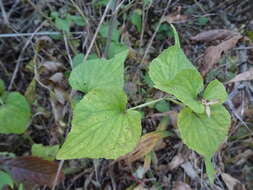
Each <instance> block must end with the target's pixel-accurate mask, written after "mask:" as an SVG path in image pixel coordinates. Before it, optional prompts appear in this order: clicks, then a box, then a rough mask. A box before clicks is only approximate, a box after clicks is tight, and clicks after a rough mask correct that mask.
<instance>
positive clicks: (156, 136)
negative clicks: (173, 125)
mask: <svg viewBox="0 0 253 190" xmlns="http://www.w3.org/2000/svg"><path fill="white" fill-rule="evenodd" d="M168 135H169V134H168V133H167V131H154V132H151V133H147V134H145V135H143V136H142V137H141V140H140V142H139V144H138V145H137V146H136V147H135V149H134V150H133V151H132V152H131V153H128V154H127V155H126V156H124V158H123V159H125V160H126V161H127V162H128V163H132V162H134V161H136V160H138V159H141V158H143V157H144V156H145V155H146V154H148V153H149V152H151V151H152V150H154V148H155V146H156V145H157V143H159V141H161V140H162V139H163V138H164V137H167V136H168Z"/></svg>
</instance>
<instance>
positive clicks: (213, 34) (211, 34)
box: [190, 29, 239, 42]
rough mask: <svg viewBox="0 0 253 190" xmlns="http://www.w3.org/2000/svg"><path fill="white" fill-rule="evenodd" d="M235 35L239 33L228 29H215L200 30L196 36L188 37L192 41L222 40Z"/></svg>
mask: <svg viewBox="0 0 253 190" xmlns="http://www.w3.org/2000/svg"><path fill="white" fill-rule="evenodd" d="M235 35H239V33H237V32H233V31H230V30H223V29H217V30H208V31H204V32H200V33H199V34H197V35H196V36H192V37H191V38H190V39H191V40H193V41H206V42H209V41H213V40H224V39H227V38H231V37H232V36H235Z"/></svg>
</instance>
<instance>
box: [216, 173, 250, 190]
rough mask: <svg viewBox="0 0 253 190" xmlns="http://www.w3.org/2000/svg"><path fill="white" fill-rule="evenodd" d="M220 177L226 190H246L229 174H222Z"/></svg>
mask: <svg viewBox="0 0 253 190" xmlns="http://www.w3.org/2000/svg"><path fill="white" fill-rule="evenodd" d="M221 177H222V179H223V181H224V182H225V184H226V186H227V188H228V190H239V189H240V190H246V189H245V187H244V186H243V185H242V184H241V183H240V181H239V180H237V179H235V178H233V177H232V176H230V175H229V174H226V173H222V174H221Z"/></svg>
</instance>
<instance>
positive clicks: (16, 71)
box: [8, 21, 46, 90]
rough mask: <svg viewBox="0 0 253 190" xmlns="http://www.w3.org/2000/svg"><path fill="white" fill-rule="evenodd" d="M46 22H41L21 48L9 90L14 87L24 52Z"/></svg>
mask: <svg viewBox="0 0 253 190" xmlns="http://www.w3.org/2000/svg"><path fill="white" fill-rule="evenodd" d="M45 22H46V21H44V22H43V23H41V24H40V25H39V27H38V28H37V29H36V30H35V31H34V33H33V35H31V36H30V38H29V39H28V40H27V41H26V43H25V45H24V47H23V49H22V50H21V53H20V54H19V56H18V60H17V64H16V66H15V70H14V72H13V75H12V78H11V81H10V84H9V86H8V90H11V88H12V85H13V83H14V80H15V78H16V76H17V73H18V70H19V67H20V65H21V58H22V56H23V54H24V52H25V50H26V48H27V47H28V45H29V44H30V42H31V41H32V39H33V37H34V34H35V33H37V32H38V31H39V30H40V29H41V28H42V27H43V25H44V24H45Z"/></svg>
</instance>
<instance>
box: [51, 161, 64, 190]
mask: <svg viewBox="0 0 253 190" xmlns="http://www.w3.org/2000/svg"><path fill="white" fill-rule="evenodd" d="M63 164H64V160H61V161H60V164H59V166H58V169H57V173H56V176H55V178H54V183H53V188H52V190H55V187H56V184H57V182H58V179H59V176H60V172H61V169H62V166H63Z"/></svg>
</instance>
